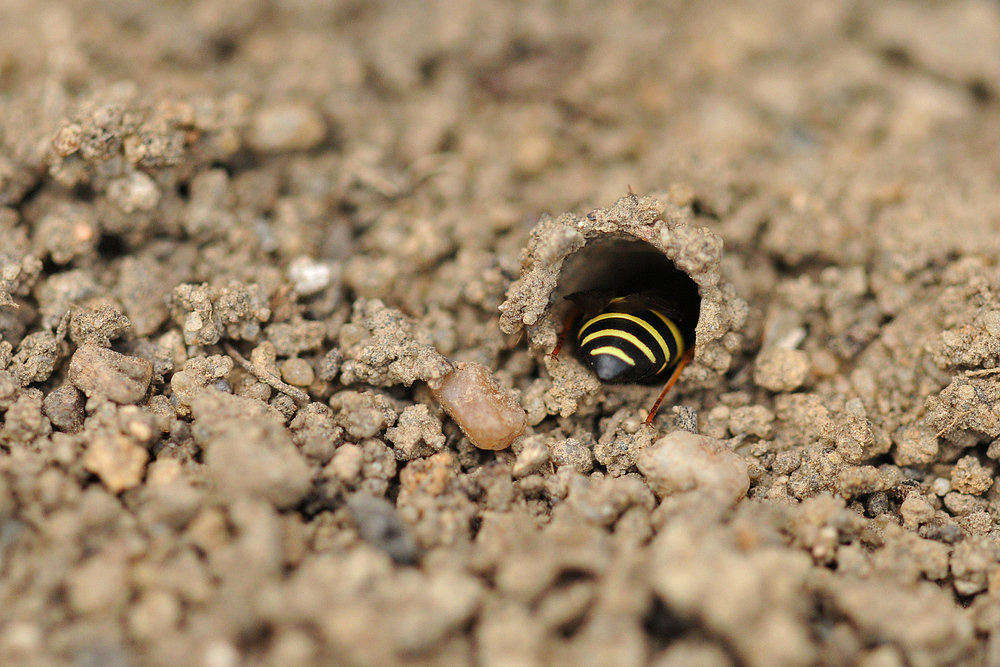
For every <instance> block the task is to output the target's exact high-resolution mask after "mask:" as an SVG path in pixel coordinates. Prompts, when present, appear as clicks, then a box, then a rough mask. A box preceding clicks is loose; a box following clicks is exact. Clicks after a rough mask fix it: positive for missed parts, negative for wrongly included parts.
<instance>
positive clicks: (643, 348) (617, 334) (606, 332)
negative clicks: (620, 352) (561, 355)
mask: <svg viewBox="0 0 1000 667" xmlns="http://www.w3.org/2000/svg"><path fill="white" fill-rule="evenodd" d="M601 336H613V337H614V338H621V339H622V340H627V341H628V342H630V343H632V344H633V345H635V346H636V347H637V348H639V351H640V352H642V353H643V354H644V355H646V358H647V359H649V361H650V363H652V362H654V361H656V355H655V354H653V351H652V350H651V349H649V346H648V345H646V344H645V343H643V342H642V341H641V340H639V339H638V338H636V337H635V336H633V335H632V334H630V333H629V332H627V331H619V330H618V329H598V330H597V331H595V332H594V333H592V334H590V335H589V336H587V337H586V338H584V339H583V340H582V341H580V347H583V346H584V345H586V344H587V343H589V342H590V341H592V340H594V339H595V338H600V337H601Z"/></svg>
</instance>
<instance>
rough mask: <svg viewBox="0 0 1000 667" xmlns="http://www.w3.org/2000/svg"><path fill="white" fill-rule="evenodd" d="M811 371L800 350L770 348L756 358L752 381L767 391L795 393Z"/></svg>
mask: <svg viewBox="0 0 1000 667" xmlns="http://www.w3.org/2000/svg"><path fill="white" fill-rule="evenodd" d="M811 370H812V369H811V367H810V364H809V355H808V354H806V353H805V352H803V351H802V350H788V349H785V348H781V347H772V348H771V349H769V350H765V351H763V352H761V353H760V355H759V356H758V357H757V361H756V363H755V365H754V372H753V380H754V382H755V383H757V386H759V387H763V388H764V389H767V390H768V391H776V392H778V391H795V390H796V389H798V388H799V387H801V386H802V383H804V382H805V381H806V378H808V377H809V372H810V371H811Z"/></svg>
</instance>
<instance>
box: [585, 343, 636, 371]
mask: <svg viewBox="0 0 1000 667" xmlns="http://www.w3.org/2000/svg"><path fill="white" fill-rule="evenodd" d="M599 354H610V355H611V356H612V357H618V358H619V359H621V360H622V361H624V362H625V363H626V364H628V365H629V366H635V362H634V361H632V357H630V356H628V355H627V354H625V352H624V351H622V350H621V349H619V348H617V347H612V346H611V345H605V346H604V347H598V348H595V349H593V350H591V352H590V356H592V357H596V356H597V355H599Z"/></svg>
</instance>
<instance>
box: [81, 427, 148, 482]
mask: <svg viewBox="0 0 1000 667" xmlns="http://www.w3.org/2000/svg"><path fill="white" fill-rule="evenodd" d="M148 461H149V452H148V451H147V450H146V448H145V447H142V446H140V445H138V444H136V443H135V442H134V441H133V440H132V439H131V438H129V437H127V436H125V435H122V434H121V433H114V432H101V433H99V434H98V435H96V436H94V437H93V438H92V439H91V441H90V444H89V445H87V451H86V452H84V455H83V467H84V468H85V469H87V470H88V471H90V472H92V473H94V474H95V475H97V476H98V477H100V478H101V482H103V483H104V486H105V487H107V489H108V491H110V492H111V493H116V494H117V493H121V492H122V491H126V490H128V489H134V488H135V487H137V486H139V484H140V483H141V482H142V477H143V475H144V474H145V472H146V463H147V462H148Z"/></svg>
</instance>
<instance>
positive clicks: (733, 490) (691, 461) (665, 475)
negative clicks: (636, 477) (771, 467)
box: [636, 431, 750, 504]
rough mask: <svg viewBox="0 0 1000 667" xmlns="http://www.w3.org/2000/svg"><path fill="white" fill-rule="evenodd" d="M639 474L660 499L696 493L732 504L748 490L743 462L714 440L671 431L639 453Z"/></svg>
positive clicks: (747, 475)
mask: <svg viewBox="0 0 1000 667" xmlns="http://www.w3.org/2000/svg"><path fill="white" fill-rule="evenodd" d="M636 464H637V466H638V467H639V472H641V473H642V474H643V476H644V477H645V478H646V481H647V483H648V484H649V487H650V488H651V489H652V490H653V493H655V494H656V495H657V496H659V497H660V498H664V497H666V496H670V495H673V494H676V493H683V492H686V491H697V492H699V493H703V494H706V495H709V496H712V497H714V498H715V499H717V500H720V501H724V502H726V503H727V504H734V503H736V502H737V501H738V500H739V499H740V498H742V497H743V496H745V495H746V493H747V490H748V489H749V488H750V475H749V473H748V472H747V464H746V461H744V460H743V457H741V456H739V455H738V454H736V453H735V452H733V451H732V450H731V449H729V448H728V447H726V445H725V444H724V443H722V442H721V441H719V440H716V439H714V438H709V437H706V436H703V435H696V434H694V433H688V432H686V431H674V432H673V433H670V434H668V435H666V436H664V437H662V438H660V439H659V440H657V441H656V442H654V443H653V444H652V445H650V446H649V447H647V448H646V449H644V450H642V452H640V453H639V456H638V457H637V459H636Z"/></svg>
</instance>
